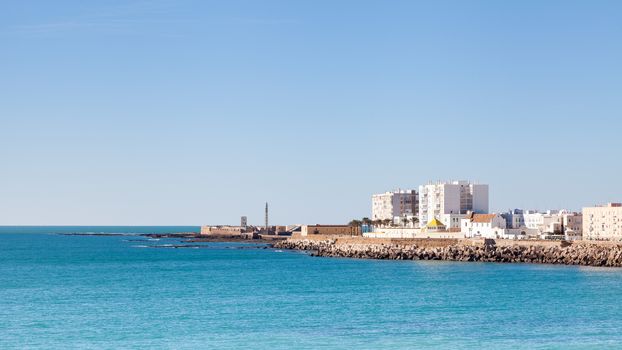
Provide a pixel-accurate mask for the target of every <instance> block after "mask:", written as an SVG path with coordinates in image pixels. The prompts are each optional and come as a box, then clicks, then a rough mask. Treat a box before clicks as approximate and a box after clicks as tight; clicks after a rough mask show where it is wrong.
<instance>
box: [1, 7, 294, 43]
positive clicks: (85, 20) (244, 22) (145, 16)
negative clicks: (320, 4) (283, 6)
mask: <svg viewBox="0 0 622 350" xmlns="http://www.w3.org/2000/svg"><path fill="white" fill-rule="evenodd" d="M178 6H179V4H178V3H176V2H175V1H171V0H152V1H137V2H131V3H127V4H124V5H120V6H115V7H108V8H100V9H97V12H96V13H87V14H84V15H81V16H77V17H75V18H67V19H63V20H58V21H51V22H47V23H32V24H21V25H14V26H12V27H9V28H5V31H4V32H5V34H7V32H8V33H13V34H25V35H46V34H56V33H65V32H79V31H89V30H98V31H111V32H124V33H126V32H130V31H133V30H138V29H141V28H145V27H153V26H161V27H165V26H168V27H170V28H172V27H175V26H181V25H197V24H202V25H223V26H266V25H292V24H296V23H298V22H299V21H298V20H295V19H288V18H257V17H248V18H246V17H225V18H218V17H212V18H207V19H202V20H199V19H196V18H190V17H188V16H187V15H186V16H185V17H184V16H180V17H178V18H171V17H174V16H175V13H176V11H175V10H177V9H178Z"/></svg>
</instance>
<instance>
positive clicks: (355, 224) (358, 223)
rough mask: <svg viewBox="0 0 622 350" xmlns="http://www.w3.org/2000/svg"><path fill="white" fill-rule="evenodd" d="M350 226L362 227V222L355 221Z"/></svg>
mask: <svg viewBox="0 0 622 350" xmlns="http://www.w3.org/2000/svg"><path fill="white" fill-rule="evenodd" d="M348 226H353V227H357V226H361V221H359V220H356V219H354V220H352V221H350V222H349V223H348Z"/></svg>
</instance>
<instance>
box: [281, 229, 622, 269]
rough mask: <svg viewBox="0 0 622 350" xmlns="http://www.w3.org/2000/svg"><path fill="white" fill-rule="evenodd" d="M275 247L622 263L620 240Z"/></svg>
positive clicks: (366, 241)
mask: <svg viewBox="0 0 622 350" xmlns="http://www.w3.org/2000/svg"><path fill="white" fill-rule="evenodd" d="M275 247H276V248H281V249H296V250H305V251H310V252H311V255H313V256H324V257H344V258H360V259H390V260H449V261H480V262H504V263H538V264H564V265H585V266H608V267H622V244H613V243H607V242H602V243H600V242H597V243H593V242H585V241H579V242H573V243H566V242H563V243H562V242H550V241H535V242H534V241H509V242H508V241H496V242H495V241H493V240H485V241H484V240H466V239H465V240H458V239H439V240H436V239H419V240H417V239H411V240H390V239H382V240H375V239H370V238H361V237H347V238H346V237H341V238H340V237H335V238H330V237H326V236H325V237H316V238H302V237H293V238H290V239H288V240H286V241H281V242H277V243H276V244H275Z"/></svg>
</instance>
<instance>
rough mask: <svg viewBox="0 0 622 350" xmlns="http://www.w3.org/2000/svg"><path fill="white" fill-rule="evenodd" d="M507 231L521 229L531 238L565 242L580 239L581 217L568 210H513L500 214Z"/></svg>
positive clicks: (579, 214)
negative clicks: (560, 239)
mask: <svg viewBox="0 0 622 350" xmlns="http://www.w3.org/2000/svg"><path fill="white" fill-rule="evenodd" d="M501 216H503V218H505V220H506V222H507V227H508V228H509V229H521V230H523V231H525V234H527V235H528V236H529V237H532V238H536V237H538V238H543V239H547V238H560V236H563V238H564V239H566V240H576V239H581V235H582V231H583V215H582V214H581V213H575V212H571V211H569V210H547V211H545V212H539V211H536V210H521V209H514V210H511V211H509V212H506V213H503V214H501Z"/></svg>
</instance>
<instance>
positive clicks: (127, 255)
mask: <svg viewBox="0 0 622 350" xmlns="http://www.w3.org/2000/svg"><path fill="white" fill-rule="evenodd" d="M196 229H197V228H196V227H185V228H161V227H160V228H144V227H143V228H122V227H115V228H112V227H108V228H101V227H100V228H80V229H79V230H78V229H77V228H58V227H56V228H47V229H46V228H36V229H35V230H34V231H33V228H29V229H24V228H9V227H4V228H0V233H2V234H0V348H1V349H24V348H45V349H50V348H52V349H57V348H61V349H67V348H74V349H75V348H80V349H83V348H97V349H101V348H108V349H119V348H123V349H144V348H154V349H155V348H173V349H194V348H206V349H320V348H321V349H354V348H356V349H413V348H416V349H439V348H444V349H473V348H486V349H607V348H610V349H618V348H622V332H620V330H622V303H621V302H620V300H621V298H622V270H621V269H598V268H584V267H567V266H549V265H522V264H511V265H510V264H507V265H506V264H492V263H452V262H404V261H372V260H351V259H330V258H313V257H309V256H307V255H305V254H303V253H300V252H288V251H285V252H280V251H275V250H273V249H262V248H263V246H261V245H249V244H234V243H207V244H201V247H194V248H182V249H172V248H170V247H168V246H166V245H167V244H179V241H178V240H174V239H162V240H159V241H154V240H148V239H147V238H144V237H140V236H109V237H102V236H89V237H85V236H63V235H57V234H52V233H48V232H59V231H65V232H116V233H120V232H123V231H126V232H175V231H191V230H196ZM80 230H84V231H80ZM137 230H138V231H137ZM154 246H160V247H159V248H154Z"/></svg>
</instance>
